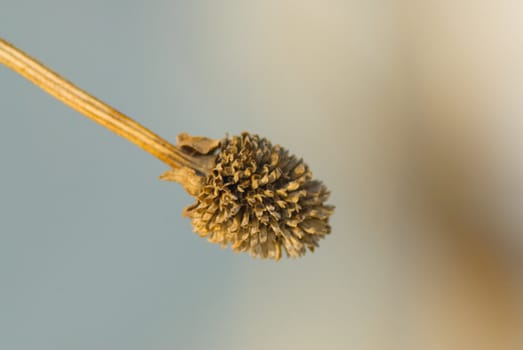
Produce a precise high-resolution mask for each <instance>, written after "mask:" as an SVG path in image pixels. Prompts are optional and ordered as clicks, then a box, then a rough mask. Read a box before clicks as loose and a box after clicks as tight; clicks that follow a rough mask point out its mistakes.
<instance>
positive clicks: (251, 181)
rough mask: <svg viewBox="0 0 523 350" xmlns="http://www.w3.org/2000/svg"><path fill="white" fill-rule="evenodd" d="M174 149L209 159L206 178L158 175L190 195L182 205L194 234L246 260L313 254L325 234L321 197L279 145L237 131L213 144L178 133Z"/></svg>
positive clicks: (189, 173) (318, 186) (324, 195)
mask: <svg viewBox="0 0 523 350" xmlns="http://www.w3.org/2000/svg"><path fill="white" fill-rule="evenodd" d="M178 147H180V148H181V149H182V150H184V151H185V152H187V153H188V154H193V155H194V153H199V154H201V155H202V156H208V155H209V154H213V152H214V151H215V150H218V151H217V154H216V155H214V154H213V158H214V159H213V163H211V164H210V166H209V168H210V169H211V170H210V171H209V173H208V174H197V173H196V171H194V170H192V169H188V168H178V169H172V170H170V171H169V172H167V173H166V174H164V175H163V176H162V179H165V180H174V181H178V182H180V183H182V184H183V185H184V187H185V188H186V190H187V191H188V192H189V193H190V194H192V195H194V196H195V198H196V202H195V203H194V204H192V205H191V206H189V207H187V208H186V209H185V211H184V215H186V216H188V217H189V218H190V219H191V221H192V224H193V226H194V230H195V232H197V233H198V234H199V235H200V236H201V237H207V239H208V240H209V241H210V242H213V243H219V244H220V245H221V246H222V247H226V246H229V245H230V246H231V247H232V249H233V250H235V251H237V252H249V254H250V255H251V256H253V257H261V258H271V259H276V260H278V259H280V257H281V254H282V250H284V251H285V253H286V254H287V256H289V257H293V258H294V257H299V256H302V255H304V254H305V252H306V249H307V248H308V249H309V250H310V251H314V248H315V247H317V246H318V241H319V240H320V239H321V238H324V237H325V235H327V234H328V233H330V230H331V228H330V226H329V222H328V219H329V216H330V215H331V214H332V213H333V211H334V207H333V206H330V205H326V204H325V202H326V200H327V199H328V196H329V192H328V190H327V188H326V187H325V186H324V185H323V184H322V183H321V182H320V181H317V180H313V179H312V173H311V171H310V170H309V168H308V166H307V165H306V164H305V163H304V162H303V161H302V160H301V159H298V158H296V157H295V156H294V155H290V154H289V152H288V151H287V150H285V149H284V148H282V147H281V146H279V145H272V144H271V143H270V142H269V141H268V140H267V139H265V138H261V137H259V136H258V135H253V134H248V133H242V134H241V135H240V136H233V137H231V138H225V139H223V140H221V141H219V142H218V141H215V140H210V139H206V138H193V137H191V136H188V135H186V134H182V135H180V136H179V138H178Z"/></svg>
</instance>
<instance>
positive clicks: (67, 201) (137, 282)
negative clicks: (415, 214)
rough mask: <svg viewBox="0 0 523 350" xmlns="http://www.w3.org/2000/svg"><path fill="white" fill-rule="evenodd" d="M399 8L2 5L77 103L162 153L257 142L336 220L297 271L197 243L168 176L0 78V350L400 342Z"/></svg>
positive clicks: (10, 23)
mask: <svg viewBox="0 0 523 350" xmlns="http://www.w3.org/2000/svg"><path fill="white" fill-rule="evenodd" d="M398 11H399V9H398V8H397V2H396V1H386V0H377V1H358V0H316V1H314V0H288V1H280V0H274V1H239V0H238V1H233V0H230V1H229V0H227V1H211V0H204V1H167V0H165V1H123V0H113V1H107V0H104V1H102V0H91V1H65V0H49V1H37V0H33V1H29V0H0V36H2V37H4V38H5V39H7V40H9V41H11V42H13V43H14V44H16V45H17V46H19V47H20V48H23V49H24V50H26V51H27V52H29V53H30V54H31V55H34V56H35V57H38V59H40V60H41V61H43V62H45V63H46V64H47V65H49V66H50V67H53V68H54V69H56V70H57V71H58V72H60V73H61V74H63V75H64V76H66V77H67V78H69V79H70V80H72V81H73V82H75V83H76V84H78V85H79V86H81V87H83V88H84V89H86V90H87V91H89V92H91V93H93V94H94V95H96V96H98V97H99V98H101V99H103V100H104V101H107V102H108V103H110V104H111V105H113V106H115V107H117V108H118V109H120V110H121V111H123V112H124V113H127V114H129V115H130V116H131V117H133V118H135V119H137V120H138V121H139V122H141V123H143V124H144V125H146V126H147V127H149V128H150V129H152V130H153V131H155V132H157V133H159V134H160V135H162V136H164V137H166V138H168V139H170V140H174V139H175V136H176V134H177V133H179V132H182V131H186V132H189V133H192V134H196V135H206V136H210V137H222V136H223V135H224V134H225V133H226V132H229V133H238V132H240V131H242V130H249V131H252V132H256V133H259V134H261V135H263V136H266V137H268V138H269V139H271V140H273V141H274V142H275V143H280V144H282V145H284V146H285V147H287V148H289V149H290V150H291V151H292V152H294V153H296V154H297V155H298V156H300V157H304V159H305V160H306V161H307V163H308V164H309V165H310V166H311V168H312V170H313V171H314V174H315V176H317V177H318V178H320V179H322V180H324V182H325V183H326V184H327V185H328V186H329V188H330V189H331V190H332V201H331V202H332V203H333V204H335V205H336V206H337V209H336V213H335V215H334V217H333V218H332V225H333V233H332V235H331V236H330V237H328V238H327V239H326V240H325V241H323V242H321V247H320V249H318V250H317V252H315V253H314V254H308V255H307V256H306V257H304V258H302V259H299V260H294V261H292V260H283V261H281V262H279V263H274V262H271V261H268V262H267V261H256V260H252V259H251V258H250V257H248V256H246V255H238V254H234V253H233V252H232V251H230V250H222V249H220V248H219V247H218V246H216V245H212V244H209V243H207V242H206V241H205V240H203V239H201V238H199V237H197V236H196V235H194V234H193V233H191V232H192V228H191V225H190V222H189V221H188V220H187V219H184V218H182V217H181V212H182V210H183V208H184V207H185V206H186V205H188V204H190V203H191V202H192V200H191V198H190V197H189V196H188V195H187V194H185V193H184V191H183V190H182V189H181V188H180V187H179V186H178V185H176V184H171V183H164V182H161V181H159V180H158V179H157V177H158V176H159V175H160V174H161V173H162V172H164V171H165V170H166V167H165V166H164V165H163V164H162V163H160V162H159V161H157V160H156V159H154V158H152V157H151V156H149V155H148V154H146V153H144V152H143V151H141V150H139V149H137V148H136V147H135V146H133V145H131V144H129V143H128V142H126V141H123V140H121V139H120V138H118V137H116V136H115V135H113V134H111V133H109V132H108V131H106V130H104V129H103V128H101V127H99V126H98V125H95V124H94V123H92V122H91V121H89V120H87V119H85V118H83V117H82V116H81V115H79V114H78V113H76V112H74V111H72V110H70V109H69V108H68V107H65V106H64V105H62V104H61V103H59V102H57V101H55V100H54V99H52V98H51V97H49V96H48V95H46V94H44V93H43V92H42V91H40V90H39V89H37V88H36V87H34V86H33V85H31V84H29V83H28V82H26V81H25V80H23V79H22V78H20V77H18V76H17V75H15V74H14V73H13V72H11V71H9V70H7V69H5V68H3V67H0V349H9V350H22V349H23V350H37V349H38V350H41V349H49V350H51V349H52V350H65V349H80V350H81V349H107V350H109V349H111V350H118V349H122V350H123V349H129V350H133V349H152V350H157V349H158V350H163V349H189V350H190V349H224V350H225V349H227V350H234V349H250V350H257V349H260V350H261V349H285V350H289V349H300V350H307V349H340V350H341V349H381V350H383V349H391V348H395V343H398V344H401V342H402V341H403V340H405V339H409V340H411V339H412V338H411V337H410V336H407V337H405V339H402V336H401V334H403V335H405V334H409V335H410V334H411V333H409V332H408V330H409V329H410V327H411V325H412V324H414V323H416V322H415V320H416V317H412V315H411V316H408V315H407V316H405V315H406V313H405V310H404V306H405V305H406V302H409V301H410V299H409V298H410V297H409V295H410V294H409V293H405V289H404V287H403V286H404V284H403V283H402V280H403V278H405V277H404V276H403V274H404V271H407V270H408V269H407V268H406V267H408V266H413V265H415V264H412V263H411V262H407V261H405V260H404V259H405V256H408V255H406V254H405V252H406V251H408V252H412V251H413V252H418V250H415V249H414V250H410V249H409V245H408V244H398V243H397V241H398V240H399V237H400V235H401V234H402V233H405V232H409V231H408V227H407V226H403V224H401V223H397V221H396V218H397V217H403V218H407V220H405V221H404V222H403V223H405V222H406V223H409V220H410V219H411V218H412V215H411V212H409V211H408V210H405V209H404V208H403V206H402V201H403V198H404V193H403V189H404V186H405V187H409V186H410V185H411V183H410V180H411V177H410V173H409V168H408V167H403V165H404V164H403V163H402V162H401V160H400V159H398V155H401V154H402V149H403V148H402V147H403V145H402V143H401V142H402V141H403V140H404V138H403V137H398V130H397V125H398V120H400V119H399V117H398V116H402V115H405V108H404V106H403V97H404V91H403V88H404V86H403V83H402V82H404V80H400V79H398V76H400V75H401V74H402V72H403V71H404V69H405V66H406V65H408V63H409V62H407V61H405V60H404V56H403V55H402V54H401V53H402V52H403V51H402V49H403V48H404V47H403V45H404V42H403V39H402V38H403V37H402V35H401V33H402V30H403V27H402V26H401V21H400V20H399V17H398ZM398 164H401V165H402V166H398ZM403 172H405V173H406V174H407V175H408V176H404V175H405V174H403ZM398 213H401V216H399V214H398ZM398 233H399V234H400V235H398ZM414 233H415V235H418V233H419V232H417V231H416V232H414ZM403 243H405V241H403ZM416 254H417V255H424V254H425V253H424V252H423V251H422V252H421V253H416ZM407 288H408V287H407ZM421 295H424V294H423V293H421ZM413 305H415V304H413ZM412 310H414V314H415V312H416V308H415V307H414V308H411V309H410V311H411V312H412ZM409 317H410V318H409ZM406 320H410V321H406ZM413 320H414V322H413ZM427 329H430V327H429V328H427ZM413 339H414V342H415V341H416V338H415V337H414V338H413ZM418 348H419V347H418ZM398 349H401V350H405V349H407V348H406V347H404V346H401V345H399V346H398ZM414 349H416V347H414Z"/></svg>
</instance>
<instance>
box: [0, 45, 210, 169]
mask: <svg viewBox="0 0 523 350" xmlns="http://www.w3.org/2000/svg"><path fill="white" fill-rule="evenodd" d="M0 63H2V64H4V65H6V66H7V67H9V68H11V69H12V70H13V71H15V72H16V73H18V74H20V75H22V76H23V77H25V78H26V79H27V80H29V81H31V82H32V83H34V84H35V85H37V86H38V87H40V88H41V89H42V90H44V91H46V92H47V93H49V94H50V95H52V96H54V97H55V98H57V99H58V100H60V101H62V102H63V103H65V104H66V105H68V106H69V107H71V108H73V109H74V110H76V111H78V112H80V113H81V114H83V115H84V116H86V117H88V118H90V119H92V120H94V121H95V122H97V123H98V124H100V125H102V126H104V127H106V128H107V129H109V130H111V131H112V132H114V133H116V134H117V135H119V136H121V137H123V138H124V139H127V140H128V141H130V142H132V143H134V144H135V145H137V146H138V147H140V148H142V149H143V150H145V151H147V152H149V153H150V154H151V155H153V156H155V157H156V158H158V159H159V160H161V161H162V162H164V163H166V164H167V165H169V166H171V167H173V168H179V167H188V168H191V169H194V170H196V171H199V172H202V173H205V172H207V171H208V169H207V168H206V166H205V164H204V163H203V162H199V161H198V159H196V158H195V157H191V156H190V155H188V154H186V153H184V152H182V151H181V150H180V149H179V148H177V147H176V146H174V145H172V144H171V143H169V142H168V141H166V140H164V139H163V138H161V137H160V136H158V135H156V134H155V133H153V132H152V131H150V130H148V129H147V128H145V127H144V126H142V125H140V124H138V123H137V122H135V121H134V120H132V119H131V118H129V117H127V116H126V115H124V114H123V113H121V112H119V111H118V110H116V109H114V108H112V107H111V106H109V105H107V104H106V103H104V102H102V101H100V100H98V99H97V98H95V97H93V96H91V95H89V94H88V93H86V92H85V91H83V90H82V89H80V88H78V87H77V86H75V85H74V84H72V83H71V82H69V81H67V80H66V79H64V78H63V77H61V76H60V75H59V74H58V73H56V72H53V71H52V70H51V69H49V68H47V67H46V66H44V65H43V64H42V63H39V62H38V61H37V60H35V59H33V58H31V57H30V56H29V55H27V54H26V53H24V52H23V51H21V50H20V49H18V48H16V47H15V46H13V45H12V44H10V43H8V42H7V41H5V40H3V39H2V38H0Z"/></svg>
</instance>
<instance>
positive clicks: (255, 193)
mask: <svg viewBox="0 0 523 350" xmlns="http://www.w3.org/2000/svg"><path fill="white" fill-rule="evenodd" d="M0 64H4V65H6V66H7V67H9V68H11V69H13V70H14V71H15V72H17V73H19V74H20V75H22V76H24V77H25V78H27V79H28V80H29V81H31V82H33V83H34V84H36V85H37V86H39V87H40V88H42V89H43V90H44V91H46V92H48V93H49V94H51V95H52V96H54V97H56V98H57V99H59V100H60V101H62V102H64V103H65V104H67V105H68V106H70V107H71V108H73V109H75V110H77V111H78V112H80V113H82V114H84V115H85V116H86V117H88V118H90V119H92V120H93V121H95V122H97V123H99V124H101V125H103V126H104V127H106V128H108V129H109V130H111V131H113V132H115V133H116V134H118V135H120V136H122V137H123V138H125V139H127V140H129V141H130V142H132V143H134V144H136V145H137V146H138V147H140V148H142V149H143V150H145V151H147V152H149V153H150V154H151V155H153V156H155V157H156V158H158V159H159V160H161V161H162V162H164V163H166V164H168V165H169V166H171V167H173V169H171V170H170V171H168V172H166V173H165V174H164V175H162V176H161V178H162V179H164V180H169V181H177V182H179V183H181V184H182V185H183V186H184V187H185V189H186V190H187V192H189V194H191V195H193V196H195V197H196V203H194V204H193V205H192V206H190V207H188V208H186V210H185V214H186V215H187V216H189V217H190V218H191V220H192V223H193V225H194V228H195V231H196V232H198V233H199V234H200V235H201V236H203V237H207V238H208V239H209V240H210V241H211V242H216V243H220V244H221V245H222V246H227V245H229V244H230V245H231V246H232V248H233V249H234V250H236V251H248V252H249V253H250V254H251V255H253V256H255V257H262V258H267V257H268V258H273V259H276V260H277V259H279V258H280V257H281V254H282V253H281V251H282V248H283V250H285V252H286V253H287V255H288V256H291V257H297V256H301V255H303V254H305V251H306V248H309V249H310V250H311V251H312V250H313V249H314V247H316V246H318V241H319V239H320V238H323V237H324V236H325V235H327V234H328V233H329V232H330V226H329V223H328V219H329V216H330V215H331V214H332V212H333V210H334V207H332V206H329V205H326V204H324V203H325V201H326V200H327V197H328V191H327V189H326V188H325V186H323V184H322V183H321V182H319V181H315V180H312V174H311V172H310V171H309V169H308V167H307V165H306V164H305V163H303V162H302V161H301V160H298V159H296V157H294V156H292V155H289V153H288V152H287V151H286V150H284V149H283V148H281V147H280V146H277V145H276V146H273V145H272V144H271V143H270V142H269V141H267V140H266V139H263V138H260V137H259V136H257V135H249V134H248V133H243V134H242V135H241V136H235V137H232V138H231V139H229V138H226V139H224V140H222V141H220V140H211V139H208V138H205V137H193V136H189V135H187V134H181V135H179V136H178V145H177V146H173V145H171V144H170V143H169V142H168V141H166V140H164V139H162V138H161V137H160V136H158V135H156V134H155V133H153V132H151V131H150V130H148V129H147V128H145V127H144V126H142V125H140V124H139V123H137V122H136V121H134V120H133V119H131V118H129V117H127V116H126V115H124V114H122V113H121V112H119V111H118V110H116V109H114V108H112V107H111V106H109V105H107V104H106V103H104V102H102V101H100V100H98V99H96V98H95V97H93V96H92V95H90V94H88V93H86V92H85V91H83V90H81V89H80V88H78V87H77V86H75V85H73V84H72V83H71V82H69V81H67V80H66V79H64V78H62V77H61V76H60V75H59V74H58V73H56V72H53V71H52V70H50V69H49V68H47V67H46V66H44V65H43V64H41V63H39V62H38V61H36V60H35V59H34V58H32V57H30V56H29V55H27V54H26V53H24V52H23V51H21V50H20V49H18V48H16V47H15V46H13V45H11V44H10V43H8V42H7V41H5V40H3V39H1V38H0ZM218 149H219V151H218V153H217V154H215V151H217V150H218Z"/></svg>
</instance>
